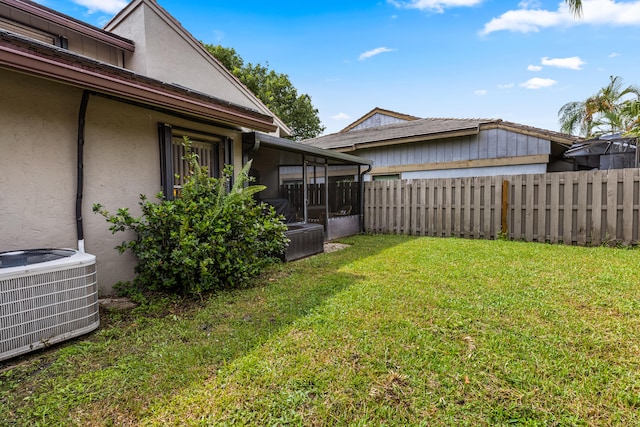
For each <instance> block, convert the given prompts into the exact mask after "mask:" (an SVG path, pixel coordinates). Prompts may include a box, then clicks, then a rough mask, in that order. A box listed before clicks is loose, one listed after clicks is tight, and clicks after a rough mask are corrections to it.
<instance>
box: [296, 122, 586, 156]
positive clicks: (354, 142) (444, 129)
mask: <svg viewBox="0 0 640 427" xmlns="http://www.w3.org/2000/svg"><path fill="white" fill-rule="evenodd" d="M496 128H499V129H506V130H511V131H514V132H518V133H522V134H526V135H531V136H537V137H541V138H544V139H549V140H550V141H553V142H558V143H561V144H566V145H571V144H572V143H573V142H574V141H576V140H577V139H579V138H578V137H575V136H572V135H567V134H563V133H559V132H554V131H549V130H545V129H540V128H534V127H531V126H526V125H521V124H518V123H512V122H505V121H502V120H501V119H455V118H426V119H418V120H412V121H408V122H402V123H394V124H390V125H386V126H379V127H375V128H367V129H361V130H352V131H350V132H345V133H341V132H338V133H334V134H331V135H325V136H321V137H318V138H314V139H308V140H306V141H303V142H302V143H303V144H308V145H312V146H314V147H319V148H327V149H333V150H338V151H342V152H347V151H355V150H358V149H361V148H371V147H379V146H387V145H395V144H407V143H411V142H418V141H429V140H435V139H443V138H455V137H461V136H468V135H476V134H478V133H479V132H480V131H481V130H486V129H496Z"/></svg>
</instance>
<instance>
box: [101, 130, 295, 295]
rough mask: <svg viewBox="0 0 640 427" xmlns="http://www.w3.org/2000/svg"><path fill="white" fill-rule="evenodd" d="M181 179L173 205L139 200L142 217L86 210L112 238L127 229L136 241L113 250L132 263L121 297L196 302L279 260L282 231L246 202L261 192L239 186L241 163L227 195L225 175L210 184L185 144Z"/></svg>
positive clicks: (268, 214)
mask: <svg viewBox="0 0 640 427" xmlns="http://www.w3.org/2000/svg"><path fill="white" fill-rule="evenodd" d="M185 146H186V147H187V155H186V156H185V160H186V161H187V163H188V165H189V175H188V176H186V177H185V183H184V185H183V187H182V189H181V191H180V194H179V195H178V196H177V197H176V199H175V200H164V199H163V197H162V194H158V195H157V196H156V197H157V198H158V199H160V200H161V201H160V203H153V202H151V201H149V200H147V198H146V196H144V195H140V202H139V204H140V207H141V210H142V215H141V216H140V217H134V216H132V215H131V214H130V213H129V210H128V208H120V209H118V211H117V213H116V214H115V215H113V214H110V213H109V212H108V211H106V210H105V209H104V208H103V207H102V206H101V205H100V204H95V205H94V206H93V211H94V212H96V213H99V214H101V215H102V216H104V217H105V218H106V219H107V221H108V222H109V223H111V226H110V227H109V230H111V232H112V233H114V234H115V233H117V232H121V231H127V230H132V231H134V232H135V233H136V236H137V237H136V238H135V239H134V240H131V241H129V242H123V243H122V244H121V245H119V246H117V247H116V249H118V250H119V251H120V252H121V253H123V252H125V251H126V250H127V249H129V250H131V251H132V252H133V253H134V254H135V255H136V256H137V257H138V260H139V262H138V265H137V266H136V273H137V276H136V278H135V279H134V281H133V283H127V284H120V286H119V290H120V291H121V292H122V293H125V294H134V295H135V294H138V295H140V293H141V292H146V291H169V292H173V293H184V294H191V295H198V294H201V293H203V292H206V291H211V290H216V289H223V288H234V287H238V286H239V285H241V284H242V283H243V282H244V281H245V280H246V279H247V278H249V277H251V276H254V275H256V274H257V273H258V272H259V271H260V270H261V268H262V267H264V266H265V265H266V264H267V263H269V262H270V261H272V260H274V259H275V258H276V257H278V256H279V255H280V254H282V253H283V252H284V250H285V248H286V245H287V242H288V240H287V238H286V236H285V234H284V232H285V231H286V226H285V225H284V223H283V222H282V219H283V218H282V217H281V216H278V215H277V214H276V213H275V211H274V209H273V207H271V206H268V205H265V204H262V203H261V204H258V203H257V202H256V201H255V199H254V197H253V195H254V194H255V193H257V192H259V191H262V190H263V189H264V188H265V187H264V186H259V185H247V184H249V183H250V181H251V179H250V177H249V175H248V171H249V168H250V167H251V163H250V162H249V163H248V164H247V165H246V166H245V167H244V168H243V169H242V171H241V172H240V173H239V175H238V177H237V179H236V181H235V183H234V185H233V187H232V188H231V190H230V191H228V186H229V182H230V178H231V176H232V173H233V169H232V167H231V166H227V167H225V170H224V172H223V176H222V177H221V178H211V177H209V176H208V174H207V170H206V168H205V167H201V166H200V165H199V163H198V158H197V155H196V154H194V153H192V152H190V150H189V149H188V148H189V141H188V139H187V138H185Z"/></svg>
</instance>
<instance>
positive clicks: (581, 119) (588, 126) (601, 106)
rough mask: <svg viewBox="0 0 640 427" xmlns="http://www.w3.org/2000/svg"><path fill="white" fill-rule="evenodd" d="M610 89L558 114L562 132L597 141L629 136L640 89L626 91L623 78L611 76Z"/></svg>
mask: <svg viewBox="0 0 640 427" xmlns="http://www.w3.org/2000/svg"><path fill="white" fill-rule="evenodd" d="M610 80H611V81H610V82H609V84H608V85H607V86H605V87H603V88H601V89H600V90H599V91H598V92H597V93H596V94H595V95H592V96H590V97H589V98H587V99H586V100H584V101H574V102H569V103H566V104H564V105H563V106H562V107H561V108H560V110H559V111H558V116H559V117H560V130H561V131H562V132H565V133H574V131H576V130H579V133H580V134H582V135H584V136H586V137H595V136H600V135H604V134H609V133H617V132H621V133H622V132H627V131H629V130H630V128H631V127H632V126H633V122H634V121H635V120H636V119H637V117H638V116H637V115H631V113H632V111H631V109H630V105H631V104H632V103H633V102H634V101H636V102H637V101H638V100H639V99H640V89H638V88H637V87H636V86H633V85H630V86H627V87H623V82H622V78H620V77H617V76H616V77H614V76H610Z"/></svg>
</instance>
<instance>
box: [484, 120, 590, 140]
mask: <svg viewBox="0 0 640 427" xmlns="http://www.w3.org/2000/svg"><path fill="white" fill-rule="evenodd" d="M489 129H504V130H510V131H513V132H517V133H520V134H523V135H527V136H533V137H536V138H540V139H547V140H550V141H553V142H558V143H561V144H569V145H571V144H573V143H574V142H576V141H579V140H580V138H579V137H576V136H572V135H567V136H563V135H561V134H558V135H555V134H552V133H547V132H544V130H536V129H535V128H532V129H528V128H525V127H520V126H513V125H509V124H507V123H504V122H493V123H483V124H481V125H480V130H489Z"/></svg>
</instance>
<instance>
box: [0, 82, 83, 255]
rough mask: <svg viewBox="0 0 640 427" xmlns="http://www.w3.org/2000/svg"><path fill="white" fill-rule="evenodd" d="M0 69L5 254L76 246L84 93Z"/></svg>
mask: <svg viewBox="0 0 640 427" xmlns="http://www.w3.org/2000/svg"><path fill="white" fill-rule="evenodd" d="M63 89H64V88H63V87H62V86H59V85H53V84H51V83H48V82H46V81H43V80H35V79H31V78H28V77H26V76H23V75H19V74H15V73H9V72H7V71H4V70H0V93H2V102H0V153H2V155H0V251H7V250H14V249H20V248H22V249H24V248H43V247H75V246H76V239H75V228H74V227H75V220H74V212H75V210H74V209H75V207H74V203H75V202H74V200H75V191H76V182H75V168H74V167H73V165H74V164H75V157H76V143H75V141H76V132H75V127H76V123H77V118H78V106H79V103H80V97H81V95H82V92H81V91H80V90H78V89H71V88H67V89H66V90H63Z"/></svg>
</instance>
